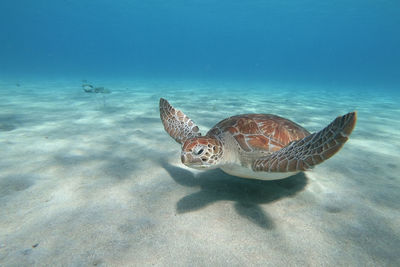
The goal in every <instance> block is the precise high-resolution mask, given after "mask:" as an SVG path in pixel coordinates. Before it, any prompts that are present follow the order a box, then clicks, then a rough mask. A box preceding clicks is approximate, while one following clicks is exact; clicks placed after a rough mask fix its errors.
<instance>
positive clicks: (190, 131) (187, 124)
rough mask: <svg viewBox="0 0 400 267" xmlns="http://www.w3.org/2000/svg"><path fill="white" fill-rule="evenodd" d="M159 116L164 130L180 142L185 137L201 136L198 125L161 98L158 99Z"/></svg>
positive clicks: (184, 139)
mask: <svg viewBox="0 0 400 267" xmlns="http://www.w3.org/2000/svg"><path fill="white" fill-rule="evenodd" d="M160 117H161V121H162V123H163V125H164V129H165V131H166V132H167V133H168V134H169V135H170V136H171V137H172V138H174V139H175V141H176V142H178V143H180V144H183V143H184V142H185V141H186V140H187V139H190V138H193V137H198V136H201V133H200V132H199V127H198V126H197V125H196V124H195V123H194V122H193V121H192V120H191V119H189V117H188V116H186V115H185V114H184V113H183V112H182V111H180V110H178V109H175V108H174V107H172V106H171V105H170V104H169V103H168V101H167V100H165V99H163V98H161V99H160Z"/></svg>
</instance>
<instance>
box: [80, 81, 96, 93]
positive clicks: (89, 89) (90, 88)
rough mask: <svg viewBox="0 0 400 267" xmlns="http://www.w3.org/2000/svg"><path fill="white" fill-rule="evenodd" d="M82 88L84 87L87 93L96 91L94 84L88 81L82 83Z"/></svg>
mask: <svg viewBox="0 0 400 267" xmlns="http://www.w3.org/2000/svg"><path fill="white" fill-rule="evenodd" d="M82 89H83V91H85V92H86V93H93V92H94V90H93V85H91V84H88V83H84V84H82Z"/></svg>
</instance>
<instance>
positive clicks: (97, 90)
mask: <svg viewBox="0 0 400 267" xmlns="http://www.w3.org/2000/svg"><path fill="white" fill-rule="evenodd" d="M94 93H96V94H98V93H101V94H109V93H111V91H110V90H109V89H107V88H104V87H96V88H94Z"/></svg>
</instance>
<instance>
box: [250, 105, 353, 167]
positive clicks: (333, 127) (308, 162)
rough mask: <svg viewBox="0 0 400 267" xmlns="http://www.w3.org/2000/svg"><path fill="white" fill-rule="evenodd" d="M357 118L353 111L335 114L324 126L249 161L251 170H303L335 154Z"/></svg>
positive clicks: (347, 137) (344, 141)
mask: <svg viewBox="0 0 400 267" xmlns="http://www.w3.org/2000/svg"><path fill="white" fill-rule="evenodd" d="M356 121H357V113H356V112H350V113H348V114H346V115H344V116H339V117H337V118H336V119H335V120H334V121H333V122H331V123H330V124H329V125H328V126H327V127H325V128H324V129H322V130H321V131H319V132H316V133H313V134H310V135H308V136H306V137H304V138H303V139H301V140H298V141H295V142H292V143H290V144H289V145H287V146H286V147H284V148H282V149H281V150H279V151H276V152H274V153H272V154H271V155H268V156H265V157H262V158H259V159H257V160H255V161H254V163H253V166H252V167H253V170H254V171H266V172H295V171H306V170H308V169H311V168H312V167H313V166H315V165H317V164H320V163H321V162H323V161H325V160H327V159H329V158H330V157H332V156H333V155H334V154H336V153H337V152H338V151H339V150H340V149H341V148H342V146H343V145H344V143H346V141H347V140H348V139H349V136H350V134H351V132H352V131H353V129H354V126H355V125H356Z"/></svg>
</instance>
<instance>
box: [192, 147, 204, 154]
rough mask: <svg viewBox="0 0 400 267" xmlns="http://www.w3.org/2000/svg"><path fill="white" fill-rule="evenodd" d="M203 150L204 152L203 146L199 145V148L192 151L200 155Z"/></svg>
mask: <svg viewBox="0 0 400 267" xmlns="http://www.w3.org/2000/svg"><path fill="white" fill-rule="evenodd" d="M203 152H204V148H202V147H201V148H200V149H199V150H197V149H196V150H195V151H194V154H196V155H201V154H202V153H203Z"/></svg>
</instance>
